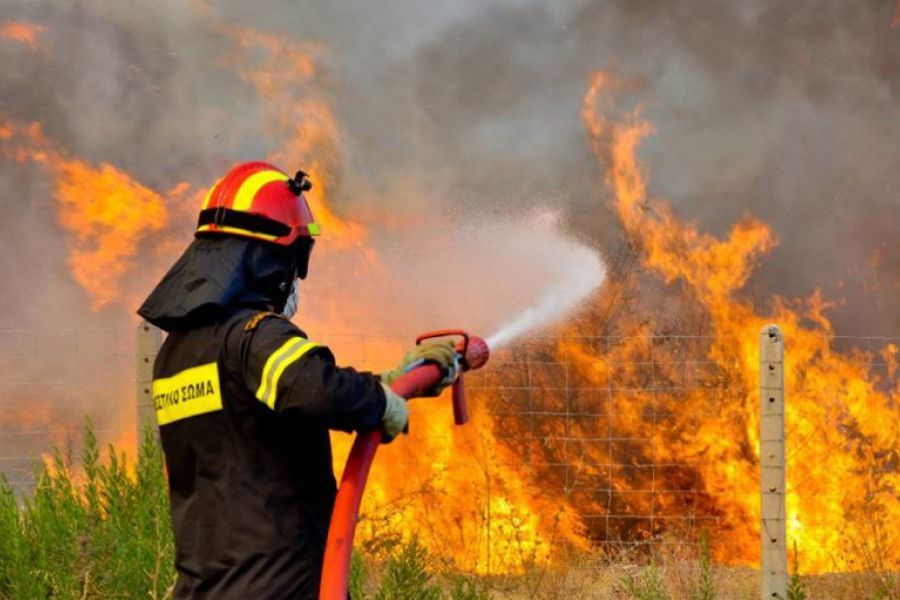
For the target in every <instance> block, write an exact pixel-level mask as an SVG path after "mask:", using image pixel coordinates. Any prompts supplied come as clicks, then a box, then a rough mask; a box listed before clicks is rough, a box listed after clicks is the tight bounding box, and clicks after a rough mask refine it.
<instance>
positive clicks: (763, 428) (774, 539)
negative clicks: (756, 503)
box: [759, 325, 788, 600]
mask: <svg viewBox="0 0 900 600" xmlns="http://www.w3.org/2000/svg"><path fill="white" fill-rule="evenodd" d="M759 395H760V411H759V463H760V464H759V466H760V478H759V480H760V508H761V518H762V523H761V526H760V537H761V540H760V541H761V543H762V560H761V564H760V572H761V573H762V586H761V589H762V595H761V598H762V600H772V599H773V598H787V586H788V572H787V540H786V539H785V538H786V535H787V531H786V518H785V496H786V494H785V453H784V438H785V435H784V335H783V334H782V332H781V329H780V328H779V327H778V326H777V325H766V326H765V327H763V328H762V331H761V332H760V336H759Z"/></svg>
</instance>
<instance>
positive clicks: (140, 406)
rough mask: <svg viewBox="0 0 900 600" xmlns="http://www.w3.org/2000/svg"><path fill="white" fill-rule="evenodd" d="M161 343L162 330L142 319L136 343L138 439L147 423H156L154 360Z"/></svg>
mask: <svg viewBox="0 0 900 600" xmlns="http://www.w3.org/2000/svg"><path fill="white" fill-rule="evenodd" d="M161 345H162V332H161V331H160V330H159V329H157V328H156V327H154V326H153V325H151V324H150V323H148V322H147V321H141V322H140V323H139V324H138V327H137V338H136V343H135V369H136V374H137V376H136V378H135V381H136V386H137V428H138V440H140V439H141V437H140V436H141V434H142V433H143V430H144V425H145V423H147V422H149V423H151V424H155V423H156V411H155V410H154V407H153V393H152V390H151V385H152V383H153V361H154V360H156V353H157V352H158V351H159V347H160V346H161Z"/></svg>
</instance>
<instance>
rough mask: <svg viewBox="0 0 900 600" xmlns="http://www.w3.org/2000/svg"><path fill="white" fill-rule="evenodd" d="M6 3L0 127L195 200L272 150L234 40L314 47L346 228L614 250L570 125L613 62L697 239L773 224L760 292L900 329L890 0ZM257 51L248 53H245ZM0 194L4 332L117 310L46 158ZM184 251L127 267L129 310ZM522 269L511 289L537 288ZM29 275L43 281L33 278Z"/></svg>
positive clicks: (647, 153)
mask: <svg viewBox="0 0 900 600" xmlns="http://www.w3.org/2000/svg"><path fill="white" fill-rule="evenodd" d="M0 5H2V7H3V14H4V15H5V17H6V18H8V19H11V20H15V21H21V22H31V23H36V24H39V25H40V26H41V28H42V29H40V30H39V31H38V33H37V34H36V39H37V44H36V46H35V47H33V46H32V45H30V44H23V43H18V42H16V41H15V40H7V39H2V40H0V54H2V55H3V57H4V62H5V64H7V65H15V67H14V68H8V69H4V70H3V72H2V74H0V119H10V120H14V121H16V122H20V123H29V122H33V121H37V122H40V123H41V124H42V126H43V129H44V132H45V133H46V135H47V137H48V138H49V139H51V140H54V142H55V143H57V144H59V145H60V146H61V147H63V148H65V150H66V151H67V152H68V153H69V154H70V155H72V156H78V157H80V158H82V159H83V160H87V161H90V162H92V163H94V164H99V163H100V162H102V161H107V162H111V163H112V164H114V165H115V166H116V167H117V168H119V169H122V170H125V171H127V172H129V173H131V174H132V175H133V176H134V178H135V179H136V180H137V181H139V182H140V183H142V184H143V185H146V186H148V187H150V188H152V189H155V190H158V191H160V192H165V191H166V190H169V189H170V188H172V187H173V186H174V185H175V184H177V183H178V182H182V181H185V182H188V183H189V184H190V185H191V186H193V187H192V189H201V188H202V187H204V186H206V185H208V184H209V183H210V182H211V181H213V180H214V178H215V177H217V176H218V175H219V174H220V173H221V172H222V170H223V169H224V168H225V167H226V166H227V165H228V164H230V163H232V162H234V161H237V160H242V159H247V158H252V157H258V156H260V155H264V154H267V153H272V152H277V151H278V147H277V146H278V144H279V139H278V137H277V135H273V134H272V131H271V128H269V127H267V124H266V115H265V110H266V107H265V106H264V104H263V103H262V102H261V101H260V99H259V97H258V96H257V95H256V91H255V90H254V89H253V88H252V86H249V85H248V83H247V81H246V80H242V78H241V77H239V76H238V75H237V74H236V73H235V71H234V70H233V68H232V67H233V64H234V63H235V61H236V49H235V44H234V39H233V38H234V35H233V32H232V31H231V30H230V29H229V28H235V27H245V28H254V29H258V30H261V31H263V32H268V33H271V34H276V35H282V36H285V37H287V38H289V39H293V40H297V41H302V42H309V43H310V44H312V45H314V46H315V48H316V50H315V57H314V58H315V60H316V62H317V63H318V64H319V65H320V66H321V69H320V73H318V74H317V75H316V77H315V79H314V80H313V81H311V82H310V84H309V85H310V86H312V87H311V88H310V89H313V88H314V91H315V93H316V94H318V95H320V96H322V97H323V98H327V100H328V101H329V103H330V105H331V106H332V107H333V110H334V111H335V113H336V122H337V123H338V124H339V128H340V136H341V137H340V153H341V160H340V164H341V169H340V171H339V172H337V173H335V174H334V177H335V178H336V186H335V187H334V188H333V193H332V194H331V195H330V201H331V203H332V204H333V205H334V207H335V210H336V211H337V212H338V213H339V214H343V215H351V216H352V215H373V216H376V217H378V218H383V217H384V215H389V214H393V215H402V218H406V219H407V220H408V221H417V222H419V223H420V225H419V229H420V230H422V231H433V230H434V229H435V228H436V227H441V224H440V223H438V220H439V219H441V218H444V219H445V221H448V220H449V221H448V222H454V223H458V224H460V226H461V227H466V226H467V225H466V224H467V223H484V222H491V221H494V220H497V219H503V220H504V222H513V221H516V219H518V222H520V223H522V222H525V221H527V219H525V220H523V219H522V218H520V216H521V215H523V214H528V213H529V211H531V210H532V209H538V210H540V209H543V208H546V207H547V206H548V205H549V206H551V207H552V208H553V210H555V211H557V212H559V213H560V214H561V215H562V216H563V223H562V225H561V229H563V230H569V231H570V232H575V236H576V237H577V238H578V239H581V240H583V241H584V242H586V243H588V244H589V245H590V246H599V247H601V248H604V249H606V250H607V252H614V251H615V250H616V248H617V245H618V244H619V243H621V242H620V237H621V232H620V231H619V230H618V227H617V226H616V225H615V223H614V219H612V217H611V214H610V213H609V212H608V211H607V210H606V208H605V198H604V196H603V194H604V192H603V186H602V182H601V180H600V174H599V173H598V169H597V167H596V164H595V162H594V161H593V159H592V158H591V156H590V154H589V152H588V150H587V148H586V145H585V142H584V132H583V130H582V127H581V123H580V119H579V112H578V111H579V105H580V99H581V95H582V93H583V90H584V87H585V84H586V80H587V76H588V74H589V73H590V72H591V71H592V70H594V69H596V68H598V67H605V66H609V65H615V67H616V69H617V71H619V72H620V73H623V74H625V75H626V76H631V77H633V78H634V80H635V82H636V83H635V86H634V89H633V90H632V96H633V98H634V100H635V101H636V102H639V103H641V104H642V105H643V107H644V112H645V114H646V115H647V117H648V118H649V119H650V120H652V121H653V122H654V123H655V124H656V127H657V131H656V132H655V134H654V135H653V136H652V137H651V138H650V139H649V140H648V142H647V143H646V144H645V145H644V148H643V154H644V158H645V160H646V162H647V164H648V165H649V167H650V169H651V171H652V174H651V178H650V180H651V185H652V190H651V191H652V192H654V193H657V194H659V195H662V196H665V197H667V198H669V199H671V201H672V203H673V205H674V208H675V210H676V212H677V213H678V214H679V215H680V216H681V217H683V218H688V219H696V220H698V221H699V223H700V225H701V227H703V228H706V229H710V230H712V231H714V232H720V231H722V230H724V229H725V228H726V227H727V226H728V225H729V224H730V223H732V222H733V221H734V220H735V219H736V218H738V217H739V216H740V215H742V214H744V213H751V214H753V215H756V216H757V217H759V218H761V219H763V220H765V221H766V222H768V223H770V224H771V225H772V226H773V228H774V230H775V233H776V235H777V236H778V237H779V239H780V245H779V247H778V248H777V249H776V250H775V251H774V255H773V256H772V258H771V259H769V260H767V261H765V263H764V265H763V266H762V268H761V269H760V271H759V272H758V274H757V275H756V277H755V278H754V279H753V280H752V281H751V284H750V286H749V291H750V292H751V293H753V294H754V295H756V296H757V297H759V298H760V301H761V302H764V301H765V298H767V297H768V296H769V295H770V294H771V293H778V294H787V295H806V294H808V293H810V292H811V291H812V290H813V289H814V288H816V287H820V288H822V289H823V292H824V295H825V297H826V298H831V299H834V300H837V301H839V302H838V303H839V306H837V307H836V308H835V309H833V310H834V312H835V315H836V317H837V318H836V326H837V328H838V329H839V330H841V331H846V332H848V333H858V334H879V333H881V334H889V333H893V332H896V331H898V330H900V316H898V314H897V311H896V310H895V308H894V306H895V303H894V302H893V299H894V298H895V297H896V294H897V292H898V290H900V277H898V270H900V265H898V263H897V256H900V247H898V244H900V241H898V240H900V236H897V235H896V232H897V231H898V230H900V216H898V214H900V213H898V211H897V210H896V208H897V190H898V189H900V169H897V168H896V157H895V154H896V152H895V150H896V143H895V142H896V139H898V134H900V119H898V118H897V117H898V110H900V109H898V108H897V106H898V104H897V97H898V88H900V84H898V81H900V79H898V77H897V75H898V72H900V51H898V47H897V44H896V43H895V42H896V35H897V30H896V29H891V27H890V24H891V19H892V17H893V14H894V11H893V9H894V7H893V6H890V5H889V3H874V2H870V3H861V4H860V3H853V4H849V3H846V4H844V3H837V4H832V5H827V6H822V5H820V4H819V3H793V4H792V5H791V7H790V8H787V7H785V6H784V5H783V4H782V3H778V2H767V3H756V4H754V5H753V6H752V7H751V6H743V5H742V6H737V5H734V6H732V5H727V4H723V5H715V6H709V5H707V4H706V3H703V4H701V3H696V2H684V3H666V2H649V3H646V2H645V3H633V2H626V1H621V2H612V3H610V2H603V3H596V2H568V3H554V4H552V5H551V4H548V3H543V2H528V1H517V2H506V3H502V4H497V3H494V4H492V5H491V6H488V7H485V6H483V3H478V2H474V1H468V2H457V3H453V4H452V5H447V6H442V7H434V6H430V7H428V8H427V10H426V8H425V7H418V8H415V7H414V8H410V7H409V5H408V3H405V2H400V1H399V0H395V1H392V2H386V3H379V5H378V7H372V8H370V9H360V7H359V6H357V5H356V4H355V3H351V2H324V1H323V2H316V3H312V4H307V5H306V7H305V8H304V9H303V10H299V9H297V7H296V4H294V3H292V2H288V1H280V2H270V3H267V5H266V8H265V10H259V9H258V8H257V7H251V6H249V5H247V4H246V3H240V2H234V1H228V2H222V3H216V5H215V6H214V7H213V6H206V5H204V4H202V3H200V2H193V3H183V2H177V1H175V0H166V1H161V2H154V3H139V4H127V5H122V4H116V5H112V6H110V5H108V3H102V2H99V1H95V0H85V1H82V2H79V3H72V4H59V3H53V2H49V1H46V0H45V1H38V2H21V1H10V0H4V1H3V2H2V3H0ZM256 51H257V50H254V49H245V52H246V53H247V54H248V55H249V56H245V57H243V58H241V60H246V61H247V64H252V62H253V53H254V52H256ZM276 81H277V79H276ZM290 84H292V82H288V81H286V85H290ZM307 91H308V90H305V89H300V90H297V92H296V93H297V94H298V95H302V94H304V93H306V92H307ZM285 166H286V167H287V168H293V165H285ZM0 189H3V190H4V197H5V198H6V199H7V200H6V202H5V206H6V215H5V217H4V219H3V225H2V229H3V234H4V239H5V240H6V241H7V243H8V244H9V246H8V247H9V248H15V252H7V253H5V254H4V258H3V259H0V276H2V277H3V278H4V281H5V282H7V285H6V286H5V287H4V294H3V296H4V300H5V306H6V307H7V309H6V311H5V313H4V317H3V319H2V320H0V325H5V326H12V325H20V326H21V325H22V324H23V323H24V324H28V325H35V324H48V322H49V323H52V324H63V323H65V324H67V325H69V326H72V325H73V324H78V323H98V322H101V320H102V322H106V321H108V320H109V319H110V318H117V317H116V315H120V314H127V313H128V312H130V309H131V308H133V307H131V306H127V305H125V303H124V302H123V303H121V304H120V305H118V306H113V307H111V308H109V309H107V311H106V313H105V314H101V315H96V314H95V313H93V312H92V311H91V310H89V308H88V307H89V304H90V299H89V298H87V297H86V296H85V293H84V292H83V291H82V290H80V289H79V288H78V287H77V286H75V285H74V284H73V283H72V281H71V277H70V275H69V273H68V269H67V268H66V266H65V261H66V254H67V249H66V241H65V237H64V234H61V232H60V230H59V224H58V223H57V222H56V217H55V215H54V213H55V207H54V206H53V200H52V196H53V190H52V186H50V185H49V183H48V182H47V181H46V174H45V173H44V172H43V171H42V169H40V168H39V167H37V166H35V165H27V166H22V165H19V164H16V163H10V162H7V161H4V162H3V163H2V164H0ZM193 200H194V197H193V196H191V195H185V196H180V197H178V198H177V205H173V206H171V207H170V208H171V213H172V214H171V221H170V222H169V223H168V224H167V228H168V232H169V235H168V237H169V238H170V239H175V240H180V241H183V242H184V243H186V242H187V240H188V239H189V234H190V225H191V223H190V221H191V214H192V212H193V206H192V204H191V203H192V202H193ZM434 215H445V216H444V217H436V216H434ZM447 215H449V216H447ZM509 215H514V216H516V219H513V220H512V221H510V219H509ZM382 233H383V234H384V235H388V234H389V233H391V230H390V229H388V230H385V231H384V232H382ZM393 233H394V234H396V231H393ZM380 235H382V234H378V233H376V234H375V237H376V238H378V237H379V236H380ZM403 235H405V236H406V237H405V239H406V240H408V242H409V244H407V245H404V244H398V243H394V244H391V243H388V242H385V244H384V247H383V248H381V249H379V252H383V251H387V252H397V253H398V254H397V256H402V255H403V254H407V253H409V252H410V251H411V250H412V249H415V248H417V247H419V246H420V245H421V244H423V243H424V242H423V241H422V240H419V239H418V238H416V237H415V236H414V235H406V234H403ZM523 235H527V228H526V229H525V230H523ZM560 235H561V236H562V237H563V238H565V237H566V235H567V234H563V233H561V234H560ZM452 237H453V236H445V237H444V238H443V239H445V240H446V241H447V243H448V244H449V243H452V242H453V240H452V239H451V238H452ZM373 243H381V242H378V241H375V242H373ZM536 244H537V242H536ZM178 246H180V243H172V251H171V252H169V253H168V254H166V253H162V255H161V256H157V255H156V254H160V253H155V255H153V256H148V257H142V264H141V268H140V269H139V271H140V272H139V273H132V274H131V275H130V276H129V277H128V278H127V279H128V281H129V283H128V285H129V286H130V288H129V289H130V291H131V293H130V294H128V295H127V299H128V300H127V301H128V302H131V301H132V300H133V299H134V298H136V297H138V296H139V295H140V293H143V292H145V291H146V290H147V289H149V286H150V285H152V280H153V278H154V277H155V276H156V275H157V274H158V273H159V272H160V270H161V269H162V268H164V266H165V263H166V261H167V260H169V259H170V258H172V255H174V253H175V251H176V248H178ZM429 251H431V252H435V253H437V254H440V249H439V248H436V247H434V246H432V247H431V248H430V249H429ZM534 251H535V253H539V249H538V248H535V249H534ZM445 252H448V253H452V252H455V249H454V250H453V251H451V250H445ZM494 253H496V252H494ZM491 254H492V252H489V251H485V252H484V255H491ZM520 258H521V259H522V260H521V264H519V263H516V261H515V260H514V259H510V260H511V262H510V263H507V265H506V266H507V267H508V268H505V269H503V272H504V274H505V275H507V276H513V277H515V276H518V274H519V273H529V275H530V276H531V277H532V279H533V281H535V282H540V281H541V279H542V278H544V277H546V272H535V271H534V267H533V266H530V265H531V264H532V263H533V261H532V260H531V259H530V258H529V257H527V256H525V255H523V256H521V257H520ZM386 260H388V261H389V262H391V261H393V262H396V263H398V264H404V261H402V260H397V261H394V259H393V258H392V257H388V258H387V259H386ZM139 262H141V261H139ZM446 262H448V261H446V260H445V261H444V263H446ZM23 263H26V264H31V265H40V268H39V269H35V270H34V272H32V271H31V270H29V271H28V273H27V274H26V273H25V272H23V270H22V269H21V264H23ZM405 264H409V261H406V263H405ZM314 270H315V267H314ZM408 272H409V273H410V277H411V276H412V274H413V273H414V272H415V271H414V269H412V268H410V270H409V271H408ZM510 273H512V275H510ZM460 277H462V275H460V274H459V273H458V272H455V273H454V275H453V278H455V279H457V280H458V279H459V278H460ZM448 279H450V277H449V276H448ZM313 286H314V283H313V282H311V283H310V286H309V287H310V288H311V289H310V290H309V291H308V293H307V296H309V297H312V295H313V291H314V287H313ZM321 287H322V288H324V290H327V289H328V288H329V286H328V285H323V286H321ZM413 295H414V296H415V294H413ZM379 298H380V299H381V300H383V299H384V296H383V295H382V296H380V297H379ZM415 300H416V302H419V303H421V302H425V301H426V299H424V298H421V297H418V296H415ZM313 302H314V301H313ZM461 304H463V305H465V304H466V302H462V303H461ZM307 306H308V307H309V308H311V305H310V304H308V305H307ZM425 312H427V311H425ZM419 314H423V313H419ZM388 320H389V319H388ZM421 320H423V321H427V320H429V319H428V318H426V317H425V316H423V318H422V319H421ZM351 322H352V321H351ZM369 322H370V323H371V320H370V321H369ZM385 326H387V323H385Z"/></svg>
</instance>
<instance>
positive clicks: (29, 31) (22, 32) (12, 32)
mask: <svg viewBox="0 0 900 600" xmlns="http://www.w3.org/2000/svg"><path fill="white" fill-rule="evenodd" d="M44 29H45V27H44V26H43V25H38V24H36V23H21V22H18V21H7V22H6V23H4V24H3V25H2V26H0V38H5V39H8V40H13V41H16V42H20V43H22V44H26V45H28V46H29V47H30V48H31V49H32V50H37V48H38V41H37V38H38V35H39V34H40V33H41V32H43V31H44Z"/></svg>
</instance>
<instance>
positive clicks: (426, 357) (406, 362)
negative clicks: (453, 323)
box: [381, 340, 459, 396]
mask: <svg viewBox="0 0 900 600" xmlns="http://www.w3.org/2000/svg"><path fill="white" fill-rule="evenodd" d="M426 362H432V363H435V364H436V365H438V366H439V367H440V368H441V370H442V371H444V372H445V373H446V374H447V376H446V377H444V379H443V381H441V382H440V383H439V384H438V385H437V386H435V387H434V389H432V390H431V391H430V392H431V393H430V394H428V395H429V396H440V394H441V392H442V391H443V390H444V388H445V387H447V386H448V385H450V384H451V383H453V382H454V381H455V380H456V375H457V373H458V372H459V358H458V357H457V354H456V344H455V343H454V342H453V340H438V341H434V342H425V343H424V344H419V345H418V346H416V347H414V348H413V349H412V350H410V351H409V352H408V353H407V354H406V356H404V357H403V360H402V361H400V364H399V365H397V368H396V369H394V370H393V371H385V372H384V373H382V374H381V381H382V382H383V383H385V384H387V385H391V384H393V383H394V381H396V380H397V378H399V377H400V376H401V375H403V374H405V373H407V372H408V371H410V370H412V369H414V368H416V367H418V366H420V365H422V364H424V363H426Z"/></svg>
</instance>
